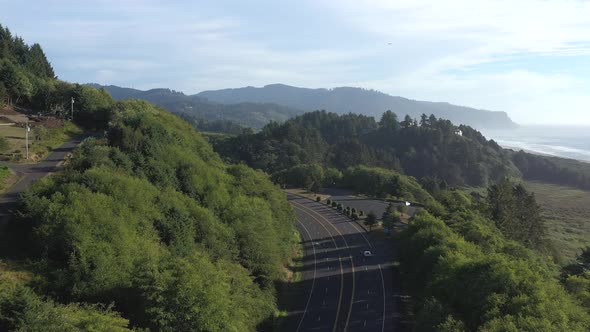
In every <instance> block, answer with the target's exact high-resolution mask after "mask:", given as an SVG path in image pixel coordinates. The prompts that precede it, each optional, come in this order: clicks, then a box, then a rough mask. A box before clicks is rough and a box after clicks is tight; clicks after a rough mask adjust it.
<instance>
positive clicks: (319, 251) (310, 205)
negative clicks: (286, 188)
mask: <svg viewBox="0 0 590 332" xmlns="http://www.w3.org/2000/svg"><path fill="white" fill-rule="evenodd" d="M288 198H289V201H290V202H291V204H292V205H293V207H294V209H295V212H296V215H297V226H298V229H299V231H300V233H301V235H302V238H303V241H304V248H305V255H306V257H307V258H308V259H306V266H304V274H303V279H304V280H307V281H311V282H310V286H309V289H308V290H307V291H308V294H309V296H308V299H307V302H306V304H305V305H306V306H305V308H303V309H302V310H301V311H300V312H301V314H300V317H299V322H298V326H297V327H295V328H294V329H293V330H294V331H376V332H377V331H379V332H382V331H392V330H393V309H394V308H393V301H392V288H391V283H392V276H391V263H392V261H393V251H392V248H391V246H390V245H388V243H387V241H376V240H375V239H372V238H371V237H370V236H369V235H368V234H366V233H365V231H364V230H363V229H362V228H361V227H360V226H359V225H357V224H356V223H355V222H352V221H351V220H350V219H349V218H346V217H345V216H343V215H341V214H340V213H338V212H336V211H334V210H333V209H332V208H330V207H327V206H326V205H324V204H321V203H316V202H313V201H311V200H308V199H305V198H301V197H299V196H295V195H288ZM365 250H370V251H371V252H372V253H373V254H374V256H372V257H365V256H364V255H363V252H364V251H365Z"/></svg>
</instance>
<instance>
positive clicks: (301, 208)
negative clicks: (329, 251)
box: [291, 201, 354, 332]
mask: <svg viewBox="0 0 590 332" xmlns="http://www.w3.org/2000/svg"><path fill="white" fill-rule="evenodd" d="M291 204H292V205H293V206H294V207H295V208H296V209H297V207H299V211H300V212H302V213H305V214H306V215H308V216H309V217H311V219H312V220H314V221H316V222H317V223H318V224H319V225H320V226H322V227H323V228H324V230H325V231H326V233H328V235H329V236H330V238H332V243H333V244H334V247H335V248H336V249H339V248H338V244H337V243H336V240H335V239H334V236H332V233H330V231H329V230H328V228H327V227H326V226H324V224H323V223H322V222H321V221H319V220H318V219H317V218H316V217H314V216H313V215H312V214H311V213H309V212H306V211H305V210H304V209H306V210H309V211H311V212H313V213H315V214H317V215H318V216H320V217H322V215H320V214H319V213H317V212H315V211H314V210H312V209H309V208H307V207H305V206H303V205H301V204H298V203H296V202H294V201H291ZM322 218H323V219H324V220H326V221H328V220H327V219H326V218H324V217H322ZM298 221H299V220H298ZM328 223H329V224H330V225H331V226H332V228H334V229H335V230H336V232H338V233H339V234H340V236H342V233H340V231H338V229H337V228H336V227H334V225H332V224H331V223H330V222H329V221H328ZM342 239H344V237H343V236H342ZM344 243H345V244H346V247H347V248H348V243H346V239H344ZM351 260H352V257H351ZM314 262H315V247H314ZM314 273H315V270H314ZM353 280H354V269H353ZM352 286H353V290H354V283H353V285H352ZM342 287H344V272H343V271H342V264H340V288H341V289H342ZM327 292H328V289H326V293H327ZM353 297H354V293H353ZM341 302H342V294H340V298H339V299H338V307H340V304H341ZM308 304H309V302H308ZM351 308H352V306H351ZM348 315H349V317H348V318H347V320H348V319H349V318H350V312H349V313H348ZM339 316H340V311H336V320H335V322H334V331H335V330H336V327H337V326H338V317H339ZM299 324H300V326H301V322H300V323H299ZM297 330H299V328H297ZM296 332H297V331H296Z"/></svg>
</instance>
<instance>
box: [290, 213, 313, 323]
mask: <svg viewBox="0 0 590 332" xmlns="http://www.w3.org/2000/svg"><path fill="white" fill-rule="evenodd" d="M297 222H298V223H299V225H301V227H303V229H304V230H305V233H307V236H308V237H309V240H310V241H311V234H309V231H308V230H307V227H305V225H303V223H302V222H301V221H299V220H297ZM311 248H312V249H313V281H312V282H311V290H310V291H309V298H307V304H306V305H305V310H303V316H301V320H300V321H299V325H297V330H295V332H298V331H299V329H300V328H301V323H303V319H304V318H305V314H306V313H307V308H308V307H309V303H310V302H311V296H312V295H313V288H314V287H315V278H316V272H317V271H316V270H317V261H316V256H315V247H314V246H313V245H312V246H311Z"/></svg>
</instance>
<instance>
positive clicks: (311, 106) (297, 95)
mask: <svg viewBox="0 0 590 332" xmlns="http://www.w3.org/2000/svg"><path fill="white" fill-rule="evenodd" d="M197 96H199V97H203V98H206V99H208V100H210V101H214V102H219V103H225V104H232V103H241V102H255V103H261V102H265V103H275V104H279V105H285V106H289V107H293V108H297V109H302V110H305V111H313V110H321V109H323V110H326V111H330V112H335V113H340V114H342V113H349V112H353V113H361V114H365V115H371V116H374V117H376V118H377V119H379V118H380V117H381V114H383V112H385V111H387V110H391V111H393V112H395V113H396V114H397V115H398V117H399V118H400V120H401V119H402V118H403V117H404V116H405V115H406V114H409V115H410V116H411V117H413V118H419V117H420V115H421V114H422V113H425V114H427V115H430V114H434V115H436V116H437V117H439V118H445V119H448V120H451V121H452V122H453V123H455V124H466V125H470V126H473V127H476V128H488V129H497V128H512V127H516V126H517V125H516V124H515V123H514V122H513V121H512V120H511V119H510V118H509V117H508V114H506V113H505V112H493V111H486V110H479V109H474V108H470V107H464V106H456V105H452V104H449V103H442V102H428V101H417V100H411V99H407V98H402V97H395V96H390V95H388V94H385V93H382V92H379V91H375V90H366V89H361V88H350V87H342V88H334V89H307V88H297V87H292V86H289V85H284V84H271V85H267V86H264V87H262V88H255V87H246V88H238V89H223V90H215V91H204V92H201V93H199V94H197Z"/></svg>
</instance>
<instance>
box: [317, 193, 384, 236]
mask: <svg viewBox="0 0 590 332" xmlns="http://www.w3.org/2000/svg"><path fill="white" fill-rule="evenodd" d="M316 201H317V202H321V198H320V197H319V196H318V197H317V198H316ZM326 205H328V206H331V207H332V208H334V209H336V210H338V212H340V213H343V214H344V215H346V216H348V217H349V218H350V219H352V220H360V219H361V218H362V217H365V212H364V211H363V210H357V209H356V208H351V207H350V206H344V205H342V203H339V202H336V201H332V200H331V199H329V198H328V199H327V200H326ZM364 223H365V225H367V226H369V231H370V230H372V228H373V226H375V225H376V224H377V215H376V214H375V213H374V212H373V211H371V212H369V213H367V215H366V217H365V221H364Z"/></svg>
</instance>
